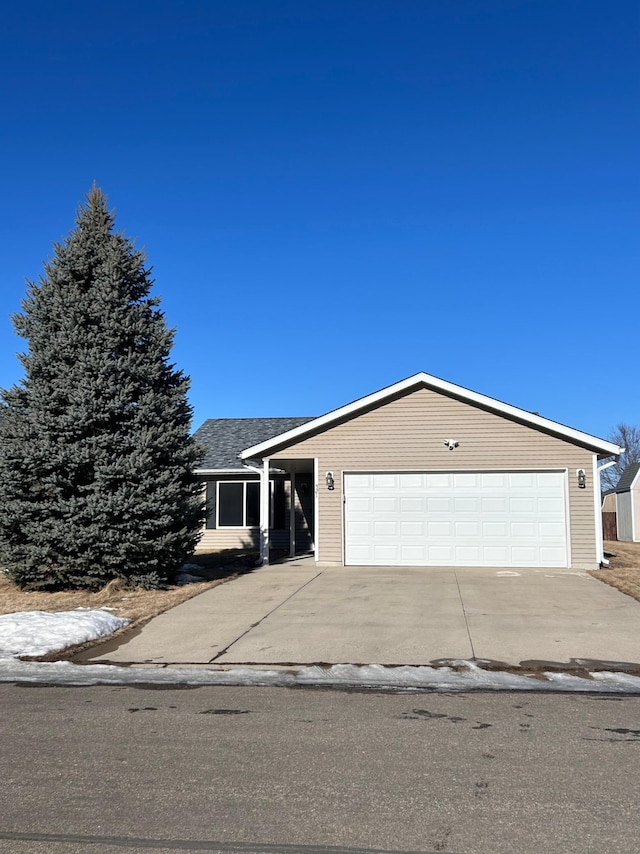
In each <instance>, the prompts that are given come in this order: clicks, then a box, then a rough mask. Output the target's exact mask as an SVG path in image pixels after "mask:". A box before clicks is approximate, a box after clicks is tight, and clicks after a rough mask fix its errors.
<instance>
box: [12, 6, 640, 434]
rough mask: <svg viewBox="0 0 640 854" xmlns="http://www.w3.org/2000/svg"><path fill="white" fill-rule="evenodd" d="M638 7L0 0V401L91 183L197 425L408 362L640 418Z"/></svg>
mask: <svg viewBox="0 0 640 854" xmlns="http://www.w3.org/2000/svg"><path fill="white" fill-rule="evenodd" d="M639 25H640V10H639V7H638V5H637V3H636V2H635V0H633V2H632V0H628V2H627V0H613V2H611V3H608V4H602V2H595V0H549V2H547V0H530V1H529V0H475V2H472V1H471V0H455V2H446V1H445V0H438V1H437V2H436V0H416V2H413V0H335V1H334V0H326V2H325V0H318V2H313V0H309V2H300V0H290V1H289V0H283V2H278V1H277V0H274V2H270V0H263V2H257V0H233V2H231V3H230V2H218V0H210V2H200V1H199V2H195V0H191V1H190V0H185V2H165V0H154V2H146V0H144V2H142V0H139V1H138V2H136V0H129V1H128V2H122V0H110V2H92V3H86V2H76V0H60V2H56V3H51V2H40V0H32V2H29V0H27V2H25V3H24V4H21V5H18V4H17V3H13V4H11V5H10V4H5V6H4V8H3V27H2V33H1V34H0V65H1V66H2V87H1V89H0V115H1V116H2V123H3V134H2V155H3V156H2V160H1V162H2V166H1V167H0V169H1V170H2V171H1V177H2V197H3V203H2V206H1V208H0V216H1V229H2V236H3V240H2V244H3V253H2V260H3V263H2V287H1V289H0V301H1V304H0V346H1V350H0V385H1V386H4V387H7V386H9V385H11V384H13V383H15V382H17V381H18V380H19V378H20V376H21V368H20V365H19V362H18V361H17V359H16V357H15V353H16V352H17V351H19V350H21V349H22V348H23V346H24V342H22V341H21V339H18V338H16V337H15V336H14V334H13V332H12V327H11V324H10V320H9V315H10V313H11V312H13V311H16V310H18V309H19V306H20V300H21V298H22V297H23V295H24V289H25V279H26V278H29V279H34V278H37V277H38V276H39V275H40V272H41V270H42V262H43V261H44V260H45V259H46V258H47V257H48V256H50V254H51V252H52V242H53V241H55V240H59V239H60V238H61V237H62V236H64V235H65V234H67V233H68V232H69V230H70V229H71V228H72V227H73V221H74V216H75V211H76V208H77V205H78V204H79V202H81V201H82V199H83V198H84V195H85V193H86V192H87V191H88V190H89V188H90V186H91V184H92V182H93V181H94V180H95V181H96V182H97V184H98V185H99V186H100V187H101V188H102V189H103V190H104V191H105V192H106V194H107V195H108V197H109V200H110V205H111V206H112V207H113V208H114V209H115V211H116V215H117V223H118V226H119V227H120V228H121V229H123V230H124V231H125V232H126V233H127V234H128V235H129V236H131V237H135V238H136V239H137V243H138V245H139V246H141V247H145V249H146V251H147V253H148V257H149V263H150V265H152V266H153V268H154V276H155V279H156V285H155V292H156V293H157V294H159V295H160V296H161V297H162V307H163V309H164V311H165V313H166V316H167V320H168V322H169V324H170V325H171V326H174V327H176V344H175V348H174V351H173V358H174V361H175V363H176V364H177V365H178V366H179V367H181V368H182V369H183V370H184V371H186V372H187V373H188V374H189V375H190V376H191V380H192V391H191V402H192V404H193V406H194V426H198V425H199V424H200V423H201V422H202V421H203V420H204V419H205V418H207V417H223V416H230V417H241V416H275V415H316V414H318V415H319V414H322V413H323V412H325V411H327V410H330V409H333V408H335V407H337V406H341V405H343V404H345V403H348V402H349V401H351V400H353V399H355V398H358V397H360V396H362V395H364V394H368V393H370V392H373V391H376V390H377V389H379V388H382V387H384V386H386V385H389V384H391V383H393V382H395V381H397V380H399V379H402V378H404V377H406V376H409V375H411V374H413V373H416V372H418V371H426V372H428V373H431V374H435V375H436V376H439V377H442V378H444V379H446V380H449V381H451V382H454V383H458V384H460V385H462V386H465V387H467V388H471V389H473V390H475V391H479V392H481V393H483V394H487V395H489V396H492V397H496V398H498V399H501V400H504V401H507V402H508V403H512V404H514V405H516V406H520V407H522V408H524V409H530V410H536V411H538V412H540V414H541V415H544V416H546V417H549V418H552V419H555V420H558V421H561V422H563V423H566V424H569V425H571V426H572V427H576V428H578V429H581V430H585V431H586V432H591V433H594V434H596V435H601V436H602V435H607V434H608V433H609V431H610V429H611V428H612V427H613V426H614V425H615V424H616V423H618V422H620V421H624V422H627V423H629V424H635V425H640V399H639V395H638V385H639V384H638V326H639V323H638V321H639V319H640V312H639V309H640V297H639V291H638V272H639V269H640V264H639V256H640V252H639V241H638V226H639V224H640V215H639V214H640V206H639V193H638V185H639V180H638V178H639V174H638V173H639V169H638V155H639V152H640V146H639V141H640V109H639V108H640V94H639V85H638V83H639V70H640V68H639V66H640V63H639V60H638V57H639V56H640V50H639V48H640V39H639V33H640V26H639Z"/></svg>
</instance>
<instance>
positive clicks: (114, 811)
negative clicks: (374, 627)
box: [0, 684, 640, 854]
mask: <svg viewBox="0 0 640 854" xmlns="http://www.w3.org/2000/svg"><path fill="white" fill-rule="evenodd" d="M0 722H1V723H0V727H1V741H0V744H1V757H0V758H1V766H0V767H1V774H0V852H3V854H4V852H11V854H45V852H46V854H62V852H64V854H75V852H93V851H96V852H101V854H112V852H113V854H118V853H119V854H123V852H124V854H131V852H149V851H152V852H162V854H171V852H184V851H194V852H195V851H204V852H224V854H228V852H246V854H262V852H265V854H294V852H300V854H337V852H345V854H377V853H378V852H381V851H394V852H398V851H402V852H434V851H447V852H458V854H481V853H482V854H489V852H491V854H501V852H509V854H513V852H517V854H528V853H529V852H536V854H538V853H539V852H540V851H545V852H547V854H548V852H563V854H568V853H569V854H570V852H580V854H584V852H587V851H588V852H601V851H602V852H605V851H606V852H609V851H615V852H617V854H625V852H633V854H636V852H637V851H638V847H639V840H640V811H639V805H640V775H639V773H638V768H639V765H640V698H637V697H626V698H614V697H593V696H591V697H587V696H571V695H533V694H490V693H484V694H481V693H477V694H462V695H441V694H380V693H377V694H376V693H346V692H337V691H329V690H311V689H297V690H290V689H282V688H228V687H216V688H196V689H184V690H180V689H174V688H171V689H163V690H149V689H147V688H145V689H136V688H131V687H95V688H53V687H46V686H36V687H19V686H15V685H6V684H3V685H0Z"/></svg>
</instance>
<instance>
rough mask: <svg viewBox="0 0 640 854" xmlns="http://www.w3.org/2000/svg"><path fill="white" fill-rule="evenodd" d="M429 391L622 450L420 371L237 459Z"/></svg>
mask: <svg viewBox="0 0 640 854" xmlns="http://www.w3.org/2000/svg"><path fill="white" fill-rule="evenodd" d="M420 387H424V388H431V389H433V390H434V391H441V392H444V393H445V394H449V395H452V396H453V397H457V398H459V399H460V400H463V401H466V402H467V403H471V404H475V405H476V406H479V407H482V408H486V409H490V410H491V411H492V412H497V413H499V414H500V415H505V416H507V417H509V418H514V419H517V420H518V421H521V422H522V423H524V424H527V425H529V426H530V427H535V428H537V429H540V430H544V431H545V432H549V433H554V434H555V435H556V436H561V437H563V438H566V439H570V440H572V441H574V442H577V443H578V444H580V445H585V446H586V447H588V448H590V449H593V450H595V451H597V452H598V453H599V454H601V455H602V456H617V455H619V454H620V453H622V450H623V449H622V448H620V447H619V446H618V445H615V444H614V443H613V442H606V441H605V440H604V439H599V438H598V437H597V436H591V435H589V434H588V433H583V432H582V431H581V430H574V429H573V428H572V427H566V426H565V425H564V424H559V423H558V422H557V421H551V420H550V419H549V418H543V417H542V416H541V415H534V414H533V413H532V412H527V411H526V410H525V409H519V408H518V407H517V406H511V405H510V404H508V403H503V402H502V401H501V400H495V399H494V398H493V397H487V396H486V395H484V394H479V393H478V392H476V391H470V390H469V389H467V388H463V387H462V386H459V385H455V383H450V382H447V381H446V380H441V379H439V378H438V377H432V376H431V375H430V374H425V373H424V372H420V373H419V374H414V375H413V376H412V377H407V379H405V380H400V382H397V383H394V384H393V385H390V386H387V387H386V388H383V389H381V390H380V391H376V392H374V393H373V394H369V395H367V396H366V397H361V398H359V399H358V400H354V401H353V403H348V404H347V405H346V406H341V407H340V408H339V409H334V410H332V411H331V412H327V414H326V415H321V416H320V417H319V418H315V419H314V420H313V421H308V422H307V423H306V424H302V425H301V426H300V427H294V429H293V430H288V431H287V432H286V433H281V434H280V435H279V436H274V437H273V438H272V439H268V440H267V441H266V442H261V443H260V444H259V445H253V446H252V447H251V448H247V449H246V450H244V451H242V452H241V453H240V454H239V455H238V456H239V458H240V459H242V460H247V459H256V458H257V459H260V458H261V457H263V456H265V455H267V454H268V452H269V451H270V450H271V449H272V448H277V447H279V446H280V445H284V444H290V443H292V442H294V441H300V440H301V439H303V438H304V437H305V436H307V435H309V434H310V433H314V432H316V431H317V430H321V429H323V428H325V427H329V426H331V424H333V423H335V422H336V421H340V420H341V419H343V418H347V417H348V416H350V415H351V416H355V415H357V414H358V412H361V411H362V410H364V409H367V408H369V407H370V406H375V405H376V404H379V403H383V402H384V401H385V400H387V399H388V398H390V397H393V396H394V395H396V394H400V393H402V392H403V391H409V390H411V389H413V388H420Z"/></svg>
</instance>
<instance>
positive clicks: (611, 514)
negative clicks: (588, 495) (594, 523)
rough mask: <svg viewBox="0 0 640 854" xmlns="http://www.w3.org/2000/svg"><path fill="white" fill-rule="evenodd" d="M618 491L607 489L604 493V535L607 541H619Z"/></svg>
mask: <svg viewBox="0 0 640 854" xmlns="http://www.w3.org/2000/svg"><path fill="white" fill-rule="evenodd" d="M616 524H617V523H616V491H615V489H607V490H605V492H603V493H602V534H603V536H604V539H605V540H617V539H618V533H617V528H616Z"/></svg>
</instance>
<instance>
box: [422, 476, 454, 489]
mask: <svg viewBox="0 0 640 854" xmlns="http://www.w3.org/2000/svg"><path fill="white" fill-rule="evenodd" d="M452 477H453V476H452V475H450V474H440V473H438V474H428V475H427V484H426V487H427V489H443V488H444V489H451V486H452V485H453V479H452Z"/></svg>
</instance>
